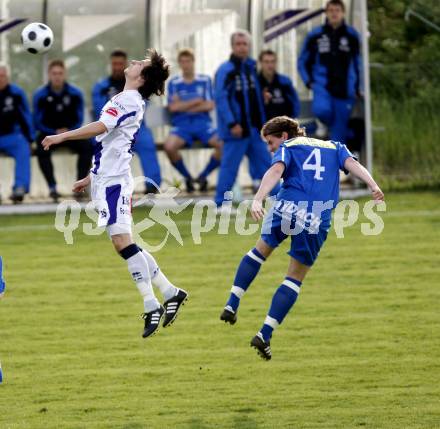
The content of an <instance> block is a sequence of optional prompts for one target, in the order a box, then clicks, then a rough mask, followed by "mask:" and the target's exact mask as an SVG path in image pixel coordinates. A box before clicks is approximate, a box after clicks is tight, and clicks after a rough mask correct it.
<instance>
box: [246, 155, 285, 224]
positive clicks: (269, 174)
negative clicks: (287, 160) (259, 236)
mask: <svg viewBox="0 0 440 429" xmlns="http://www.w3.org/2000/svg"><path fill="white" fill-rule="evenodd" d="M285 168H286V166H285V165H284V163H282V162H276V163H275V164H274V165H272V167H270V168H269V170H267V171H266V174H265V175H264V176H263V180H262V181H261V185H260V188H259V189H258V192H257V193H256V194H255V197H254V201H252V207H251V215H252V217H253V219H254V220H257V221H258V220H260V219H262V218H263V217H264V209H263V200H264V199H265V198H266V196H267V194H268V193H269V192H270V191H271V190H272V189H273V187H274V186H275V185H276V184H277V183H279V181H280V179H281V176H282V175H283V173H284V169H285Z"/></svg>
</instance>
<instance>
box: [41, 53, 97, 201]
mask: <svg viewBox="0 0 440 429" xmlns="http://www.w3.org/2000/svg"><path fill="white" fill-rule="evenodd" d="M48 78H49V82H48V83H47V85H44V86H43V87H41V88H39V89H38V90H37V91H35V93H34V96H33V109H34V124H35V128H36V129H37V151H36V154H37V157H38V164H39V166H40V169H41V172H42V173H43V175H44V178H45V179H46V182H47V185H48V187H49V193H50V197H51V198H52V199H53V200H54V201H55V202H56V201H58V198H59V197H60V194H59V193H58V191H57V185H56V180H55V176H54V170H53V164H52V159H51V153H52V150H50V151H47V150H44V149H43V146H42V145H41V142H42V141H43V140H44V138H45V137H46V136H49V135H53V134H60V133H63V132H65V131H68V130H73V129H75V128H79V127H80V126H81V125H82V123H83V118H84V98H83V94H82V92H81V90H80V89H79V88H77V87H75V86H73V85H71V84H69V83H67V81H66V67H65V65H64V62H63V61H62V60H52V61H51V62H50V63H49V67H48ZM63 146H64V147H68V148H69V149H70V150H72V151H73V152H75V153H76V154H77V155H78V162H77V177H78V178H79V179H81V178H83V177H85V176H87V174H88V171H89V169H90V165H91V161H92V145H91V142H90V140H80V141H77V142H75V143H71V142H67V143H65V144H63ZM76 197H77V198H82V195H81V194H80V195H76Z"/></svg>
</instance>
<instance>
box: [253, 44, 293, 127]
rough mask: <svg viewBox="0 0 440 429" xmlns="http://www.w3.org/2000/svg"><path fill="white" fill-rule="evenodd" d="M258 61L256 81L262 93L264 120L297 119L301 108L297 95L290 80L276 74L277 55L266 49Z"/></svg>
mask: <svg viewBox="0 0 440 429" xmlns="http://www.w3.org/2000/svg"><path fill="white" fill-rule="evenodd" d="M258 61H259V63H260V72H259V73H258V80H259V82H260V87H261V89H262V91H263V100H264V110H265V112H266V119H267V120H270V119H272V118H275V117H276V116H289V117H290V118H292V119H295V118H298V116H299V112H300V108H301V106H300V102H299V98H298V94H297V92H296V91H295V88H294V87H293V84H292V81H291V80H290V78H289V77H288V76H285V75H283V74H281V73H278V72H277V54H276V53H275V52H274V51H272V50H270V49H266V50H264V51H262V52H261V53H260V55H259V57H258Z"/></svg>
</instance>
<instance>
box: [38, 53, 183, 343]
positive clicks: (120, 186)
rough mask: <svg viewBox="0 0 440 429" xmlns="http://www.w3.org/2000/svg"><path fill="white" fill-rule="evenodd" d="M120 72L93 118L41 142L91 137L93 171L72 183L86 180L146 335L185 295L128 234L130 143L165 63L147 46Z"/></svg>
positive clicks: (168, 318)
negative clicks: (130, 283)
mask: <svg viewBox="0 0 440 429" xmlns="http://www.w3.org/2000/svg"><path fill="white" fill-rule="evenodd" d="M124 73H125V86H124V90H123V91H122V92H120V93H119V94H117V95H115V96H114V97H113V98H111V99H110V100H109V101H108V102H107V103H106V104H105V106H104V107H103V109H102V111H101V115H100V118H99V120H98V121H96V122H92V123H91V124H88V125H86V126H84V127H81V128H78V129H76V130H73V131H68V132H66V133H62V134H58V135H55V136H48V137H46V138H45V139H44V140H43V141H42V145H43V146H44V149H45V150H49V149H50V147H51V146H52V145H55V144H60V143H62V142H64V141H66V140H81V139H88V138H92V137H96V142H97V144H96V147H95V154H94V163H93V167H92V170H91V172H90V174H89V175H88V176H87V177H85V178H84V179H82V180H79V181H77V182H76V183H75V184H74V186H73V191H74V192H81V191H84V189H85V188H86V187H87V186H88V185H89V184H91V188H92V191H91V194H92V200H93V202H94V204H95V208H96V210H97V211H98V213H99V216H98V226H106V229H107V233H108V234H109V236H110V238H111V240H112V242H113V245H114V247H115V250H116V251H117V252H118V253H119V254H120V255H121V256H122V258H124V259H125V260H126V262H127V265H128V270H129V272H130V274H131V276H132V278H133V280H134V282H135V283H136V286H137V287H138V289H139V292H140V294H141V296H142V298H143V301H144V311H145V312H144V313H143V314H142V317H143V319H144V320H145V327H144V332H143V335H142V336H143V337H144V338H146V337H149V336H150V335H152V334H154V333H155V332H156V330H157V329H158V327H159V324H160V323H161V321H162V318H164V321H163V326H169V325H170V324H171V323H172V322H173V321H174V320H175V318H176V317H177V313H178V311H179V308H180V307H181V305H182V304H183V303H184V301H185V300H186V299H187V296H188V294H187V292H185V291H184V290H182V289H179V288H177V287H175V286H174V285H173V284H172V283H171V282H170V281H169V280H168V279H167V278H166V277H165V275H164V274H163V273H162V272H161V271H160V269H159V267H158V265H157V263H156V261H155V259H154V258H153V256H152V255H150V254H149V253H148V252H146V251H145V250H143V249H141V248H140V247H138V246H137V245H136V243H134V242H133V238H132V234H131V224H132V215H131V197H132V193H133V177H132V174H131V168H130V161H131V159H132V157H133V152H132V146H133V145H134V142H135V136H136V133H137V132H138V130H139V127H140V124H141V122H142V121H143V118H144V113H145V100H148V99H149V98H150V97H151V96H152V95H158V96H160V95H163V93H164V90H165V81H166V80H167V78H168V76H169V66H168V64H167V62H166V60H165V58H164V57H163V56H162V55H160V54H159V53H158V52H156V51H155V50H149V51H148V52H147V57H146V58H145V59H144V60H139V61H136V60H133V61H131V62H130V64H129V66H128V67H127V68H126V69H125V71H124ZM152 285H154V286H156V287H157V288H159V290H160V292H161V293H162V295H163V297H164V300H165V303H164V306H163V307H162V305H161V304H160V303H159V301H158V300H157V298H156V297H155V295H154V292H153V288H152Z"/></svg>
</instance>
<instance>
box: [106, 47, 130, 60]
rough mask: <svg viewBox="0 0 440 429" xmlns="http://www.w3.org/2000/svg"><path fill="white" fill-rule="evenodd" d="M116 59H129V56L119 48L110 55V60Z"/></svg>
mask: <svg viewBox="0 0 440 429" xmlns="http://www.w3.org/2000/svg"><path fill="white" fill-rule="evenodd" d="M115 57H122V58H125V59H127V57H128V55H127V52H125V51H124V50H123V49H119V48H117V49H114V50H113V51H112V52H111V53H110V58H115Z"/></svg>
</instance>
